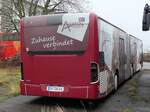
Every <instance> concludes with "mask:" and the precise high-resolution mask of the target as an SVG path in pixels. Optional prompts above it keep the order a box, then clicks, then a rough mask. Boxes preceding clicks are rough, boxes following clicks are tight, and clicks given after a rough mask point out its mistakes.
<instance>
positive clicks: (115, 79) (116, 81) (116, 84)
mask: <svg viewBox="0 0 150 112" xmlns="http://www.w3.org/2000/svg"><path fill="white" fill-rule="evenodd" d="M114 82H115V91H116V90H117V89H118V76H117V75H115V77H114Z"/></svg>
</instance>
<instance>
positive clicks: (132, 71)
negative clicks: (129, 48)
mask: <svg viewBox="0 0 150 112" xmlns="http://www.w3.org/2000/svg"><path fill="white" fill-rule="evenodd" d="M133 74H134V69H133V67H131V78H132V77H133Z"/></svg>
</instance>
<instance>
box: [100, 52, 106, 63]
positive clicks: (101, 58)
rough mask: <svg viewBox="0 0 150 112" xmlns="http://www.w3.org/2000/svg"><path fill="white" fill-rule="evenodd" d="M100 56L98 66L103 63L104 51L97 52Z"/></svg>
mask: <svg viewBox="0 0 150 112" xmlns="http://www.w3.org/2000/svg"><path fill="white" fill-rule="evenodd" d="M99 56H100V66H103V65H104V64H105V55H104V51H101V52H100V53H99Z"/></svg>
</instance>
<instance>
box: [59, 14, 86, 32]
mask: <svg viewBox="0 0 150 112" xmlns="http://www.w3.org/2000/svg"><path fill="white" fill-rule="evenodd" d="M83 22H85V18H84V17H80V18H79V19H78V22H74V23H70V24H69V23H68V22H67V21H65V22H64V24H63V26H62V29H61V32H63V31H64V30H68V31H69V32H71V27H77V26H78V27H80V26H81V25H83Z"/></svg>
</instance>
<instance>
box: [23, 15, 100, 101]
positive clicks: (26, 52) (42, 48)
mask: <svg viewBox="0 0 150 112" xmlns="http://www.w3.org/2000/svg"><path fill="white" fill-rule="evenodd" d="M90 19H91V15H90V14H84V13H83V14H82V13H79V14H56V15H50V16H35V17H29V18H23V19H22V20H21V45H22V46H21V68H22V79H21V84H20V85H21V94H22V95H33V96H49V97H64V98H82V99H96V98H97V97H98V93H99V89H98V83H97V82H98V76H97V74H98V65H97V64H96V63H95V60H96V58H93V57H94V53H96V52H95V51H94V50H96V49H95V47H94V45H96V44H94V38H93V37H92V38H90V37H91V35H92V34H91V33H90V32H91V31H90V30H94V29H93V28H91V27H90V24H91V23H90ZM90 43H91V44H90ZM93 68H94V69H93Z"/></svg>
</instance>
